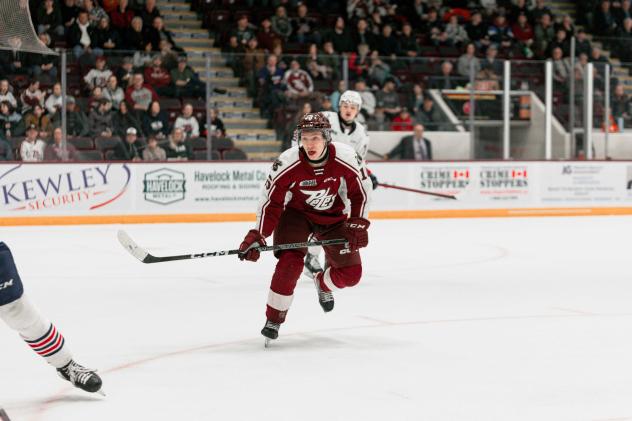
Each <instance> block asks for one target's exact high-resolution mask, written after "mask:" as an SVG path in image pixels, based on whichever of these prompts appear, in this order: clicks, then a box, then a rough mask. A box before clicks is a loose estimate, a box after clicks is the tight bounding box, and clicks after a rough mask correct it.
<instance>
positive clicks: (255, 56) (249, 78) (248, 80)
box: [172, 38, 265, 96]
mask: <svg viewBox="0 0 632 421" xmlns="http://www.w3.org/2000/svg"><path fill="white" fill-rule="evenodd" d="M264 64H265V53H264V51H263V50H262V49H261V48H259V47H258V41H257V38H250V39H249V40H248V44H247V45H246V49H245V51H244V60H243V63H242V66H243V76H242V80H243V83H244V85H246V88H247V90H248V95H249V96H255V95H256V93H255V90H256V79H257V78H256V72H257V69H260V68H262V67H263V66H264ZM172 77H173V73H172ZM188 96H191V95H188Z"/></svg>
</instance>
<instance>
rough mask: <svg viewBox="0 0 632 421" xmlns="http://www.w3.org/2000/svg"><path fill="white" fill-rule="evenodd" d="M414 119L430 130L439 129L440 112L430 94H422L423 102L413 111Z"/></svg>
mask: <svg viewBox="0 0 632 421" xmlns="http://www.w3.org/2000/svg"><path fill="white" fill-rule="evenodd" d="M415 121H416V122H418V123H421V124H423V125H424V127H426V126H428V127H429V128H430V129H431V130H439V128H440V124H441V114H440V113H439V109H438V108H437V106H436V105H435V103H434V100H433V99H432V97H431V96H430V95H425V96H424V103H423V105H422V106H421V108H420V109H418V110H416V112H415Z"/></svg>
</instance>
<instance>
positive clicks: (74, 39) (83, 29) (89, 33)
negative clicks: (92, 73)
mask: <svg viewBox="0 0 632 421" xmlns="http://www.w3.org/2000/svg"><path fill="white" fill-rule="evenodd" d="M94 31H95V29H94V27H92V26H90V21H89V18H88V13H87V12H86V11H85V10H81V11H80V12H79V16H78V17H77V20H76V21H75V23H73V24H72V25H71V26H70V28H69V29H68V36H67V38H68V45H69V46H70V48H72V50H73V53H74V55H75V57H76V58H77V59H79V58H80V57H81V56H82V55H84V54H86V55H88V56H90V57H91V58H94V57H95V56H101V55H103V50H102V49H100V48H98V47H97V46H96V44H95V43H94V41H95V39H94Z"/></svg>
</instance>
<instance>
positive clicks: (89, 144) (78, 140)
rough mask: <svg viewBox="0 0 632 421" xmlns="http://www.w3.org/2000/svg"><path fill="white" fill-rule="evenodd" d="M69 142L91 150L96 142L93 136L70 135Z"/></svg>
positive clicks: (81, 148)
mask: <svg viewBox="0 0 632 421" xmlns="http://www.w3.org/2000/svg"><path fill="white" fill-rule="evenodd" d="M68 142H70V143H72V145H73V146H74V147H75V148H77V149H79V150H91V149H94V142H93V141H92V138H91V137H74V136H69V137H68Z"/></svg>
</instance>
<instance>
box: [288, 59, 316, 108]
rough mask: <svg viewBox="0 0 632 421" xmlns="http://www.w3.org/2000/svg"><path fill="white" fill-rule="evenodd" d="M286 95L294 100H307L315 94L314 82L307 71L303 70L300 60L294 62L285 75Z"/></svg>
mask: <svg viewBox="0 0 632 421" xmlns="http://www.w3.org/2000/svg"><path fill="white" fill-rule="evenodd" d="M283 83H284V84H285V87H286V91H285V95H286V96H287V97H288V98H289V99H292V100H296V99H299V98H306V97H309V96H311V95H312V92H314V81H313V80H312V77H311V76H310V75H309V73H307V72H306V71H305V70H303V69H301V65H300V64H299V62H298V60H292V62H291V63H290V68H289V69H288V70H287V71H286V72H285V74H284V75H283Z"/></svg>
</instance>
